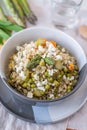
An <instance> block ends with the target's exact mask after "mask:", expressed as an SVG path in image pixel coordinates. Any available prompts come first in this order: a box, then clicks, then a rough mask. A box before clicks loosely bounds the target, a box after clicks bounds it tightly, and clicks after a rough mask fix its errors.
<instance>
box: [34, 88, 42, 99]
mask: <svg viewBox="0 0 87 130" xmlns="http://www.w3.org/2000/svg"><path fill="white" fill-rule="evenodd" d="M43 94H44V92H43V91H42V90H39V89H35V90H34V91H33V95H34V96H35V97H41V96H43Z"/></svg>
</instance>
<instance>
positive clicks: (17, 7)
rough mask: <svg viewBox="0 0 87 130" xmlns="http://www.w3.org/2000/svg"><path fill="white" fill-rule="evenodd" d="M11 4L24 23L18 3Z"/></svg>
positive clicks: (13, 0)
mask: <svg viewBox="0 0 87 130" xmlns="http://www.w3.org/2000/svg"><path fill="white" fill-rule="evenodd" d="M12 2H13V5H14V8H15V10H16V11H17V13H18V14H19V16H20V18H21V19H22V21H23V23H24V12H23V10H22V8H21V7H20V5H19V3H18V1H17V0H12Z"/></svg>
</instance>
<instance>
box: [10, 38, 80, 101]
mask: <svg viewBox="0 0 87 130" xmlns="http://www.w3.org/2000/svg"><path fill="white" fill-rule="evenodd" d="M8 68H9V78H8V82H9V83H10V84H11V86H12V87H13V88H14V89H15V90H17V91H18V92H19V93H21V94H23V95H25V96H27V97H29V98H34V99H39V100H52V99H56V98H61V97H63V96H64V95H67V94H68V93H70V92H71V91H72V90H73V89H74V87H75V84H76V83H77V79H78V77H79V67H78V64H77V61H76V59H75V57H74V56H73V55H72V54H71V53H70V52H69V51H68V50H67V49H65V48H64V47H62V46H60V45H59V44H58V43H56V42H55V41H52V40H51V41H50V40H46V39H44V38H39V39H37V40H36V41H35V42H34V41H31V42H28V43H24V44H23V45H21V46H17V48H16V53H15V54H13V55H12V56H11V57H10V60H9V65H8Z"/></svg>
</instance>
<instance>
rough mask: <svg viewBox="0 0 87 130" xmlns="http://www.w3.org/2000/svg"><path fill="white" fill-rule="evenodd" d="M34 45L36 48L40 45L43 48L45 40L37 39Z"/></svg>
mask: <svg viewBox="0 0 87 130" xmlns="http://www.w3.org/2000/svg"><path fill="white" fill-rule="evenodd" d="M36 44H37V46H39V45H41V46H43V47H46V39H45V38H39V39H38V40H37V41H36Z"/></svg>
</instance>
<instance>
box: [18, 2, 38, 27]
mask: <svg viewBox="0 0 87 130" xmlns="http://www.w3.org/2000/svg"><path fill="white" fill-rule="evenodd" d="M18 2H19V4H20V6H21V7H22V8H23V11H24V13H25V15H26V17H27V19H28V20H29V22H30V23H31V24H35V22H36V21H37V17H36V16H35V15H34V13H33V11H32V10H31V8H30V6H29V4H28V2H27V0H18Z"/></svg>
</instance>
